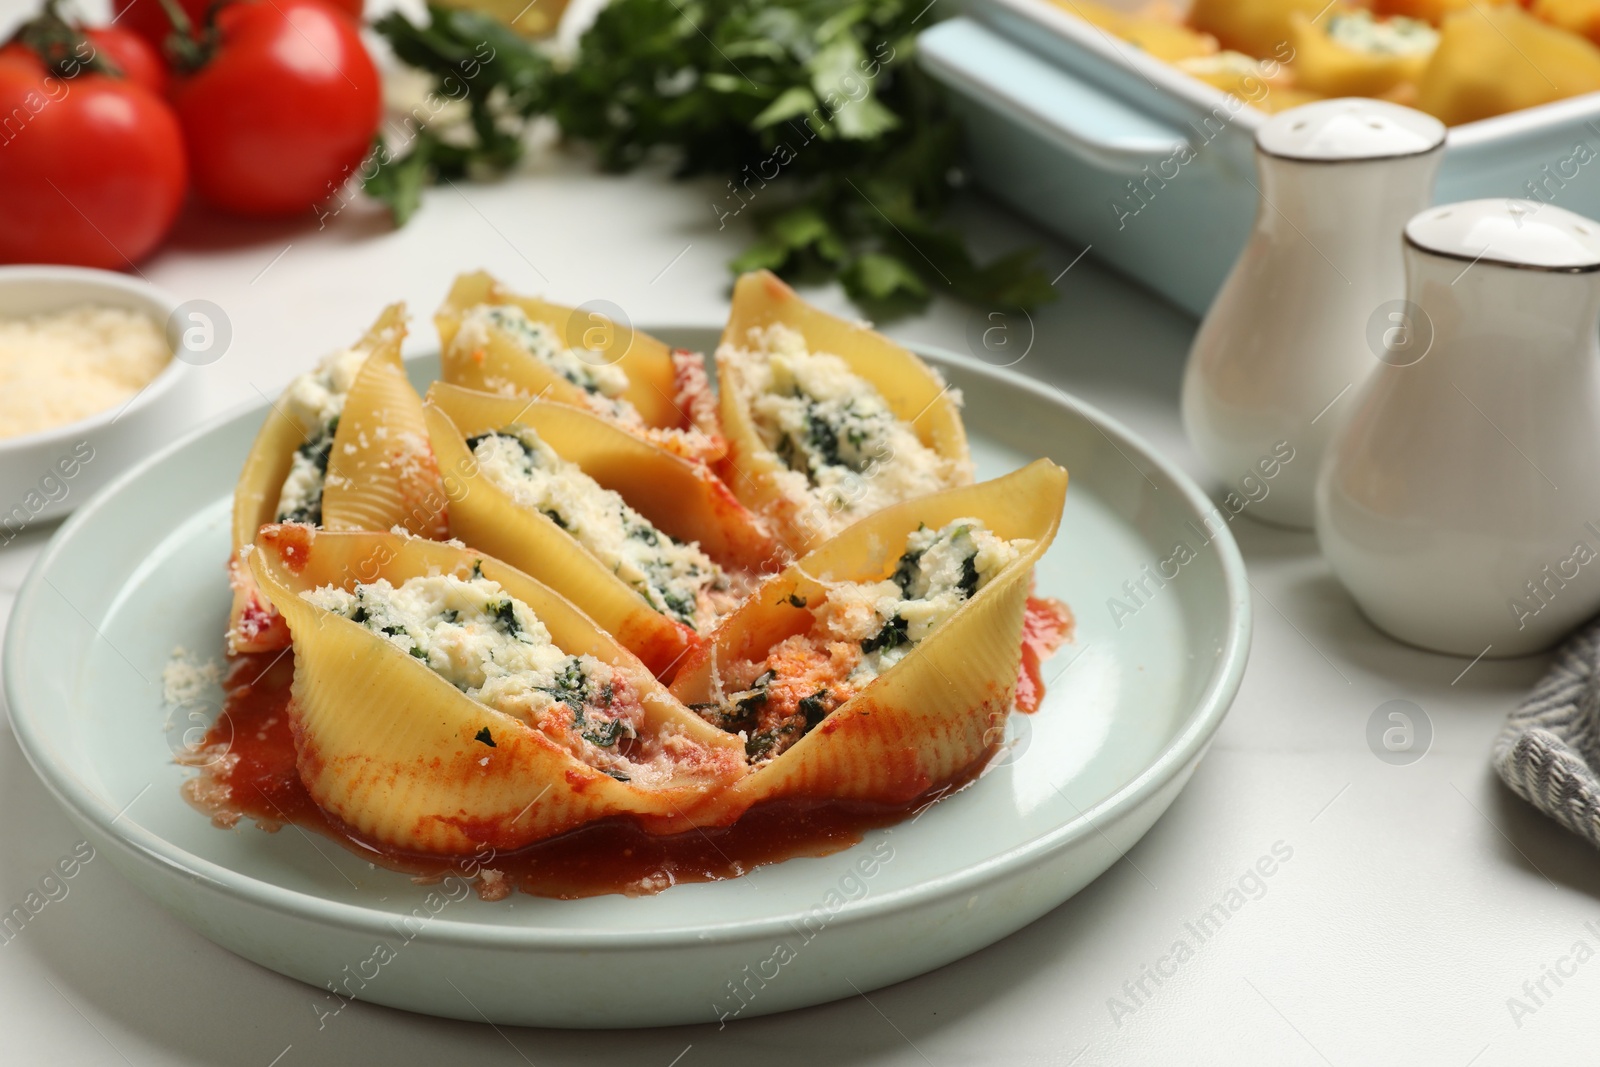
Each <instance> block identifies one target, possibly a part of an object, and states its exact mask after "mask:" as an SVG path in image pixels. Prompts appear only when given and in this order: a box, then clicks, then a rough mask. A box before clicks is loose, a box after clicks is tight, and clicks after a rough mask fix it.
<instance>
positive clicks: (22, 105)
mask: <svg viewBox="0 0 1600 1067" xmlns="http://www.w3.org/2000/svg"><path fill="white" fill-rule="evenodd" d="M0 114H3V115H8V116H10V119H8V121H7V122H6V123H5V124H4V128H3V129H0V262H5V263H74V264H78V265H80V266H86V267H106V268H111V269H116V268H121V267H126V266H128V265H130V264H131V263H134V262H136V261H138V260H139V259H142V258H143V257H144V256H146V255H147V254H149V252H150V251H151V250H152V249H154V248H155V246H156V245H157V244H159V243H160V241H161V238H162V237H164V236H166V233H167V230H169V229H170V228H171V226H172V221H173V219H174V218H176V217H177V214H178V208H179V207H180V206H181V205H182V203H183V194H184V186H185V173H186V167H185V163H184V152H183V139H182V136H181V134H180V133H179V131H178V123H177V120H176V119H175V118H174V117H173V115H172V112H171V110H170V109H169V108H168V107H167V105H166V104H165V103H163V102H162V101H161V100H160V99H159V98H157V97H156V96H155V94H153V93H151V92H150V91H149V90H148V89H146V88H144V87H143V86H141V85H138V84H135V83H134V82H132V81H130V80H128V79H126V78H113V77H109V76H107V75H104V74H97V73H92V72H91V73H83V74H79V75H78V76H76V77H73V78H62V77H60V76H58V75H56V74H54V73H51V72H50V71H49V70H48V69H47V68H46V67H45V65H44V64H43V63H42V62H40V61H39V59H38V58H37V57H36V56H32V55H27V54H17V53H16V52H14V51H9V52H8V54H6V55H3V56H0Z"/></svg>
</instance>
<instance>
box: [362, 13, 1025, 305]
mask: <svg viewBox="0 0 1600 1067" xmlns="http://www.w3.org/2000/svg"><path fill="white" fill-rule="evenodd" d="M428 13H429V21H428V23H427V24H426V25H418V24H416V23H413V22H411V21H410V20H409V19H407V18H406V17H405V16H404V15H401V14H399V13H398V12H392V13H390V14H388V15H385V16H383V17H382V18H380V19H378V20H377V21H376V22H375V23H374V28H375V29H376V30H377V31H378V32H379V33H380V34H382V35H383V36H384V37H385V38H386V39H387V40H388V41H389V43H390V45H391V47H392V48H393V49H394V52H395V54H396V55H397V56H398V57H399V58H400V59H401V60H402V61H403V62H405V63H408V64H410V65H412V66H414V67H417V68H419V69H421V70H424V71H426V72H428V73H430V74H432V75H433V76H434V80H435V87H436V90H437V93H438V94H439V95H440V96H441V97H443V98H445V99H447V100H455V101H461V102H464V104H465V110H466V115H467V117H466V119H465V120H464V121H462V120H458V122H457V124H456V125H455V126H454V127H453V128H450V129H448V130H440V129H437V128H435V126H434V125H430V124H429V123H427V122H423V123H421V124H420V127H419V128H417V129H415V130H414V131H412V132H410V133H409V134H408V136H407V137H405V138H403V139H402V140H403V142H404V143H399V144H394V143H391V144H390V145H389V149H388V151H387V152H385V153H380V154H379V156H378V157H377V158H378V168H377V172H376V173H375V174H374V175H372V177H371V178H369V179H368V182H367V189H368V191H369V192H370V193H371V194H372V195H373V196H375V197H377V198H378V199H379V200H381V201H383V202H384V203H386V204H388V205H389V206H390V208H391V210H392V211H393V213H394V216H395V220H396V222H397V223H403V222H404V221H405V220H406V219H407V218H409V217H410V215H411V213H412V212H414V211H415V210H416V208H417V205H418V203H419V201H420V190H421V188H422V187H423V186H424V185H426V184H428V183H430V182H434V181H438V180H441V179H443V178H452V179H453V178H457V177H461V176H466V175H473V174H479V173H485V172H487V173H493V172H497V171H503V170H505V169H506V168H508V167H510V166H512V165H513V164H515V163H516V162H517V160H518V159H519V158H521V155H522V152H523V135H524V132H525V127H526V125H527V123H528V122H530V121H531V120H532V119H534V118H535V117H538V116H548V117H549V118H551V119H553V120H554V121H555V123H556V124H557V125H558V126H559V127H560V129H561V131H562V133H563V135H564V136H565V137H566V138H567V139H569V140H572V141H578V142H583V143H585V144H587V145H588V146H589V147H591V148H592V149H593V150H594V152H595V155H596V157H597V159H598V161H599V163H600V165H601V167H603V168H605V169H607V170H627V169H630V168H632V167H636V166H638V165H640V164H642V163H645V162H647V161H649V160H651V159H654V158H657V157H659V156H662V155H665V156H666V157H667V158H670V159H672V160H674V161H675V162H676V164H677V168H678V173H679V174H681V175H696V174H708V175H715V176H717V177H718V178H719V180H721V181H723V182H725V187H724V189H722V190H719V191H718V192H717V193H716V194H715V196H716V197H717V199H716V200H714V201H713V202H712V203H711V204H710V207H711V209H712V211H713V212H714V213H715V214H716V216H717V218H718V219H719V220H720V222H721V224H722V225H724V226H725V225H727V223H728V221H729V220H730V219H732V218H735V217H739V218H741V219H743V218H744V217H745V209H746V208H747V207H748V208H749V209H750V212H749V221H752V222H753V223H754V237H753V240H752V242H751V243H750V244H749V245H748V246H747V247H746V248H745V250H744V251H743V252H742V253H740V254H739V255H738V256H737V257H736V258H735V259H734V260H733V262H732V263H731V264H730V267H731V268H732V269H733V270H735V271H747V270H757V269H763V268H765V269H769V270H773V271H776V272H778V273H780V274H783V275H784V276H786V277H788V278H790V279H791V280H803V281H825V280H827V279H830V278H838V279H839V280H840V281H841V282H842V283H843V285H844V287H845V291H846V292H847V293H848V294H849V295H850V297H851V298H852V299H853V300H855V301H856V302H857V303H859V304H860V305H862V307H863V308H867V309H869V310H870V311H871V312H872V313H873V314H875V315H876V316H877V317H880V318H883V317H888V316H891V315H894V314H899V313H902V312H904V311H908V310H912V309H914V308H917V307H920V306H922V305H923V304H925V303H926V302H927V300H928V298H929V296H930V295H931V294H932V293H933V292H934V291H935V290H943V291H945V292H948V293H950V294H952V295H954V296H957V297H959V298H961V299H964V300H968V301H972V302H974V303H978V304H981V305H984V306H990V307H993V306H1004V307H1008V308H1011V307H1024V308H1026V307H1032V306H1034V305H1036V304H1040V303H1044V302H1046V301H1048V300H1051V299H1053V298H1054V297H1055V295H1056V294H1055V292H1054V290H1053V289H1052V288H1051V286H1050V284H1049V281H1048V277H1047V276H1046V274H1045V273H1044V272H1043V270H1042V269H1041V267H1040V266H1039V264H1038V263H1037V261H1036V253H1035V252H1033V251H1029V250H1024V251H1021V252H1015V253H1012V254H1010V255H1007V256H1004V257H1002V258H1000V259H999V260H996V261H995V262H993V263H988V264H980V263H979V262H978V261H977V260H976V258H975V257H974V256H973V255H972V253H971V251H970V250H969V248H968V247H967V244H966V242H965V239H964V238H963V237H962V236H961V235H960V234H958V233H956V232H955V231H953V230H950V229H948V228H945V227H943V226H941V225H940V222H939V220H940V217H941V216H942V214H943V211H944V207H945V204H946V202H947V201H948V200H949V197H950V195H951V190H952V189H953V187H954V186H953V181H954V176H955V175H957V174H958V167H957V164H958V161H959V154H960V130H959V128H958V126H957V123H956V120H955V116H954V113H953V112H952V111H951V109H950V107H949V105H948V103H947V102H946V99H945V95H944V93H943V91H942V90H941V89H940V87H939V86H938V85H937V84H936V83H935V82H934V81H932V80H931V79H930V78H929V76H928V75H926V74H925V73H923V71H922V70H921V69H920V68H919V67H918V66H917V64H916V62H915V60H914V55H915V43H916V34H917V33H918V32H919V31H920V30H922V29H924V28H925V27H926V26H927V25H928V24H929V23H930V22H932V21H933V19H934V18H936V17H937V15H938V13H937V12H930V10H929V8H928V7H927V5H926V3H925V0H611V3H609V4H608V5H607V6H606V7H604V8H603V9H602V10H601V11H600V13H599V14H598V15H597V16H596V18H595V21H594V23H593V24H592V25H591V26H590V28H589V29H588V30H586V31H585V32H584V34H583V36H582V37H581V38H580V39H579V41H578V46H577V50H576V52H575V54H574V55H573V56H572V57H571V58H570V60H569V61H564V62H561V63H557V62H553V61H552V60H551V59H550V57H549V56H548V55H546V54H545V53H544V52H543V51H541V50H540V49H539V48H537V47H536V46H533V45H531V44H529V43H527V42H526V41H524V40H523V39H522V38H520V37H519V36H517V35H516V34H515V33H513V32H512V31H511V30H510V29H508V28H507V27H505V26H503V25H501V24H500V23H498V22H495V21H494V20H493V19H490V18H487V17H486V16H483V15H479V14H475V13H473V12H468V11H456V10H453V9H448V8H444V7H441V6H438V5H436V4H431V5H429V8H428ZM925 16H926V17H925ZM452 110H453V111H454V112H456V113H457V114H459V113H460V112H461V111H462V107H461V106H460V104H458V105H457V106H455V107H454V108H445V109H443V112H444V113H448V112H450V111H452ZM408 129H409V127H408Z"/></svg>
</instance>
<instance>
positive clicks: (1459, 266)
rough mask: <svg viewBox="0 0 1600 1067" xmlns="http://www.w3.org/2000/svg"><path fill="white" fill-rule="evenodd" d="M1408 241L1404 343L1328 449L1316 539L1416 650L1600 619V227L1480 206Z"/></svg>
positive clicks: (1471, 650)
mask: <svg viewBox="0 0 1600 1067" xmlns="http://www.w3.org/2000/svg"><path fill="white" fill-rule="evenodd" d="M1405 240H1406V249H1405V257H1406V265H1407V280H1408V283H1409V300H1410V301H1411V304H1412V307H1411V309H1410V314H1409V316H1408V317H1409V319H1410V322H1409V323H1408V327H1407V328H1408V330H1409V333H1410V336H1409V337H1407V338H1406V339H1405V351H1404V353H1403V355H1401V356H1398V357H1394V356H1392V357H1391V358H1390V359H1388V360H1386V361H1385V364H1384V365H1381V366H1380V367H1379V369H1378V371H1377V373H1376V374H1374V375H1373V376H1372V377H1371V378H1370V379H1369V380H1368V381H1367V382H1366V384H1365V385H1364V386H1363V388H1362V391H1361V393H1360V395H1359V396H1358V397H1357V398H1356V401H1355V403H1354V404H1352V405H1351V412H1350V415H1349V417H1348V419H1347V420H1346V421H1345V422H1344V423H1343V425H1342V426H1341V428H1340V431H1339V433H1338V435H1337V436H1336V437H1335V439H1334V441H1333V443H1332V446H1331V448H1330V451H1329V454H1328V458H1327V462H1326V464H1325V466H1324V469H1323V471H1322V477H1321V480H1320V481H1319V483H1318V486H1317V536H1318V538H1319V540H1320V541H1321V543H1322V551H1323V553H1324V554H1325V555H1326V556H1327V558H1328V562H1329V563H1330V564H1332V566H1333V569H1334V571H1335V573H1337V574H1338V576H1339V578H1340V580H1341V581H1343V582H1344V584H1345V587H1346V588H1347V589H1349V590H1350V593H1351V595H1352V596H1354V597H1355V600H1356V602H1357V603H1358V604H1359V605H1360V606H1361V609H1362V610H1363V611H1364V612H1365V613H1366V615H1367V617H1368V618H1369V619H1371V620H1372V621H1373V622H1374V623H1376V624H1377V625H1378V626H1379V627H1380V628H1382V629H1383V630H1386V631H1388V632H1389V633H1390V634H1392V635H1393V636H1395V637H1398V638H1400V639H1401V640H1402V641H1408V642H1410V643H1411V644H1414V645H1421V646H1422V647H1424V648H1429V649H1434V650H1436V651H1440V652H1453V653H1455V654H1457V655H1462V656H1478V655H1487V656H1491V657H1495V656H1516V655H1522V654H1525V653H1529V652H1535V651H1538V650H1540V649H1543V648H1546V647H1548V646H1550V645H1551V644H1553V643H1554V642H1555V641H1556V640H1558V639H1559V638H1560V637H1561V636H1562V635H1563V634H1565V633H1566V632H1567V631H1568V630H1570V629H1572V627H1573V626H1574V625H1576V624H1577V623H1579V622H1581V621H1582V620H1583V619H1585V618H1587V617H1589V616H1590V615H1592V614H1594V613H1595V612H1596V611H1597V610H1600V342H1597V336H1600V334H1597V330H1600V223H1595V222H1592V221H1590V220H1589V219H1586V218H1584V217H1583V216H1581V215H1574V214H1573V213H1571V212H1570V211H1563V210H1562V209H1560V208H1558V207H1553V206H1551V205H1548V204H1539V203H1536V202H1533V201H1528V200H1472V201H1468V202H1466V203H1461V204H1450V205H1447V206H1445V207H1437V208H1430V209H1428V210H1427V211H1424V212H1422V213H1421V214H1419V215H1418V216H1417V217H1416V218H1414V219H1412V220H1411V222H1410V223H1409V224H1408V225H1407V226H1406V228H1405Z"/></svg>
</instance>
